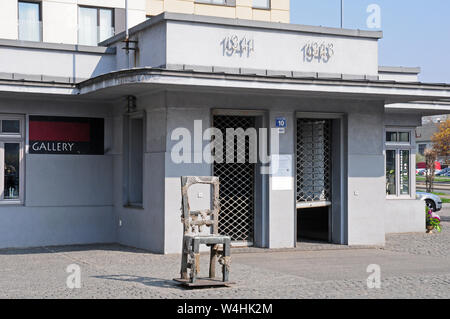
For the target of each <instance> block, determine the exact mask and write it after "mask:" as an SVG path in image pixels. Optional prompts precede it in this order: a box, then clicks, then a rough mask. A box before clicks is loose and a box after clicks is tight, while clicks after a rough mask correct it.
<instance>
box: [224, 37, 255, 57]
mask: <svg viewBox="0 0 450 319" xmlns="http://www.w3.org/2000/svg"><path fill="white" fill-rule="evenodd" d="M220 45H221V46H222V52H223V55H224V56H225V55H226V56H233V55H238V56H240V57H243V56H246V57H247V58H248V57H250V53H251V52H254V51H255V40H253V39H248V38H247V37H245V36H244V37H241V38H239V37H238V36H237V35H231V36H227V37H226V38H225V39H223V40H222V42H220Z"/></svg>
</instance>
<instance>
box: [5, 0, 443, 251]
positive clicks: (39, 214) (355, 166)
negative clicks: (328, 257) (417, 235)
mask: <svg viewBox="0 0 450 319" xmlns="http://www.w3.org/2000/svg"><path fill="white" fill-rule="evenodd" d="M153 2H155V1H153ZM181 2H183V4H185V5H187V7H188V8H190V9H189V10H193V11H192V12H190V13H191V14H184V13H173V12H164V13H161V14H159V15H156V16H153V15H152V16H151V17H150V19H148V20H145V19H146V18H147V17H146V16H148V12H149V11H148V10H150V9H148V7H147V5H148V3H145V6H146V7H145V9H143V8H144V6H143V5H142V6H138V3H141V4H142V2H141V1H130V13H129V15H130V24H131V25H133V24H136V25H135V26H134V27H133V28H131V30H130V40H131V41H132V42H131V43H130V47H129V49H130V50H129V51H128V52H127V51H126V50H124V49H123V48H124V46H125V44H124V43H123V41H124V40H125V33H124V32H122V33H118V30H121V28H122V29H123V25H124V24H122V25H121V26H119V22H120V21H124V19H122V20H120V19H118V17H120V16H122V17H124V11H123V7H121V5H122V4H123V1H107V3H108V4H110V3H115V4H118V5H117V6H114V7H113V9H111V10H110V9H106V8H105V7H102V6H101V4H105V3H106V1H95V3H98V6H99V7H98V8H96V9H91V8H89V9H88V8H85V7H84V6H85V5H93V3H94V1H81V0H80V1H69V0H67V1H64V3H63V2H56V1H45V0H44V1H42V2H40V5H39V10H38V9H37V7H36V4H35V3H31V4H30V5H28V4H25V3H24V4H22V2H20V3H18V2H17V1H9V0H8V1H2V2H1V7H0V9H1V10H0V15H2V17H1V18H0V23H1V26H0V37H1V38H2V39H0V165H1V166H3V169H1V168H0V173H1V174H3V176H0V189H1V190H2V192H1V194H2V195H1V197H0V247H1V248H4V247H30V246H40V245H62V244H87V243H111V242H116V243H121V244H125V245H130V246H134V247H139V248H144V249H148V250H149V251H152V252H157V253H174V252H179V251H180V249H181V237H182V234H183V231H182V224H181V221H180V217H181V215H180V208H181V190H180V186H181V184H180V176H189V175H194V176H210V175H216V176H219V177H220V180H221V208H222V211H221V217H220V220H219V228H220V230H221V233H223V234H227V235H230V236H231V237H232V239H233V241H234V245H235V246H236V245H237V246H239V245H253V246H256V247H268V248H286V247H295V245H296V243H297V240H298V239H299V238H303V237H308V238H314V239H320V240H324V241H328V242H333V243H337V244H343V245H383V244H384V242H385V235H386V234H387V233H392V232H421V231H424V228H425V220H424V212H423V211H424V209H423V208H424V207H423V202H421V201H418V200H416V190H415V154H416V140H415V129H416V127H418V126H420V125H421V118H422V116H424V115H436V114H442V113H448V111H449V108H448V105H446V104H445V103H444V102H442V101H445V100H449V99H450V86H449V85H448V84H431V83H420V82H418V81H417V74H418V72H419V70H418V69H415V68H400V67H379V65H378V40H379V39H380V38H381V37H382V33H381V32H372V31H361V30H348V29H335V28H325V27H313V26H304V25H294V24H289V23H279V22H278V21H279V20H280V19H281V18H277V17H284V14H282V13H280V12H278V11H283V10H281V8H283V6H284V5H285V3H286V1H281V0H280V1H275V0H273V1H271V5H272V6H270V7H269V8H266V9H261V8H254V7H253V5H252V3H253V2H249V1H245V3H247V6H245V5H244V1H239V0H236V2H233V1H224V2H223V4H222V5H215V6H211V4H204V3H202V4H199V3H198V2H197V1H195V2H194V1H168V0H165V1H159V4H160V5H163V7H162V9H163V10H165V9H164V8H165V6H166V5H167V6H170V4H171V3H172V4H174V3H176V4H178V5H181ZM249 4H250V5H249ZM110 5H111V4H110ZM198 5H205V6H206V7H202V8H209V9H211V8H214V9H211V10H212V11H211V12H216V13H217V14H216V16H211V15H210V16H204V15H198V14H196V13H199V12H200V11H199V10H203V9H198V8H200V7H198ZM275 5H276V6H277V7H275ZM57 6H61V7H59V8H58V9H56V8H57ZM210 6H211V7H210ZM240 7H245V8H247V9H248V10H247V11H246V12H247V14H249V15H248V16H249V17H251V18H252V19H250V20H246V19H236V17H237V14H238V11H239V12H240V13H239V14H243V13H242V12H241V9H242V8H240ZM152 8H153V7H152ZM53 9H54V10H53ZM160 9H161V8H160ZM17 10H18V11H20V12H21V13H20V15H19V16H23V17H24V20H26V21H39V23H37V22H35V23H34V25H35V26H36V25H37V24H39V25H42V31H40V33H38V32H36V28H32V27H30V26H29V25H28V24H27V25H26V26H25V27H24V26H22V27H20V23H19V26H18V23H17V21H18V20H17V15H16V13H17ZM21 10H22V11H21ZM152 10H153V9H152ZM242 10H243V9H242ZM261 10H266V11H261ZM38 11H39V12H38ZM243 11H245V10H243ZM260 11H261V12H265V14H266V15H265V18H266V19H268V20H267V21H266V22H263V21H255V20H258V19H259V20H261V19H262V18H261V17H262V13H261V12H260ZM284 11H285V10H284ZM5 12H9V13H5ZM208 12H209V11H208ZM233 12H234V14H235V15H236V16H233V17H232V18H226V17H218V15H220V14H223V15H225V14H231V13H233ZM38 13H39V15H37V14H38ZM219 13H220V14H219ZM250 13H251V15H250ZM36 17H38V18H36ZM113 17H114V18H113ZM257 18H258V19H257ZM274 19H275V20H274ZM119 20H120V21H119ZM41 21H42V23H40V22H41ZM80 21H81V25H80ZM110 21H112V22H111V23H110ZM27 23H28V22H27ZM50 25H53V27H49V26H50ZM112 27H114V34H115V35H114V36H113V37H110V38H108V39H106V40H104V37H108V36H109V35H111V34H112ZM62 30H64V31H62ZM39 34H40V35H41V36H42V41H39V40H38V38H37V37H38V35H39ZM23 37H26V38H27V39H25V38H23ZM33 37H34V38H33ZM29 40H33V41H29ZM97 40H98V41H101V40H104V41H103V42H101V43H100V44H99V45H98V46H96V45H78V44H79V43H80V41H81V42H82V43H85V44H95V43H94V42H95V41H97ZM417 101H421V102H417ZM198 120H201V123H202V127H203V129H206V128H209V127H212V126H214V127H216V128H219V129H220V130H222V131H225V130H226V129H227V128H234V129H236V128H239V127H240V128H256V129H260V128H261V129H270V128H274V129H279V132H280V136H279V140H280V145H279V152H278V153H275V152H274V150H273V149H269V150H270V151H271V152H272V153H271V154H270V155H273V157H277V158H280V159H281V160H280V163H281V165H282V166H281V170H278V171H276V172H272V174H270V175H266V174H262V173H261V170H260V169H261V166H264V163H256V164H254V163H251V162H250V161H248V160H246V161H245V162H244V163H234V164H221V163H212V164H210V163H207V162H203V161H199V162H195V161H194V159H195V158H197V159H198V155H199V154H201V152H202V150H203V147H205V146H206V145H207V144H209V143H210V140H208V139H207V140H203V141H202V143H198V141H197V142H195V141H194V140H192V141H190V142H191V143H190V144H191V145H192V146H195V149H194V150H192V151H191V152H190V153H189V152H188V153H187V154H186V155H187V157H188V158H190V159H192V160H193V161H194V162H193V163H187V162H184V163H180V164H178V163H176V162H175V161H173V158H172V150H173V147H174V145H176V144H177V143H178V142H179V140H177V139H176V138H174V137H173V136H172V133H173V132H174V130H175V129H177V128H186V129H187V131H188V132H194V128H195V123H198V122H196V121H198ZM191 137H192V139H193V137H194V134H192V136H191ZM259 138H262V136H259ZM246 143H248V141H247V142H246ZM232 157H233V158H234V155H233V156H232ZM192 195H193V198H194V199H193V202H192V203H191V204H192V205H193V206H196V207H205V206H208V205H209V203H210V194H209V189H197V190H195V192H194V193H193V194H192Z"/></svg>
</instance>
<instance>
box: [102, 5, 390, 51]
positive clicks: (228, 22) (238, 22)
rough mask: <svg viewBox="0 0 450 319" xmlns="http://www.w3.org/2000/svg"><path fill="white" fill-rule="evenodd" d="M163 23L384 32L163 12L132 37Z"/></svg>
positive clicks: (112, 40) (376, 34)
mask: <svg viewBox="0 0 450 319" xmlns="http://www.w3.org/2000/svg"><path fill="white" fill-rule="evenodd" d="M162 21H180V22H194V23H203V24H216V25H225V26H233V27H245V28H255V29H266V30H279V31H291V32H302V33H315V34H322V35H337V36H346V37H353V38H372V39H380V38H382V37H383V32H382V31H365V30H355V29H340V28H331V27H322V26H309V25H302V24H291V23H281V22H265V21H255V20H245V19H232V18H221V17H212V16H203V15H195V14H184V13H174V12H163V13H161V14H159V15H157V16H155V17H152V18H151V19H149V20H147V21H145V22H142V23H140V24H138V25H137V26H135V27H133V28H131V29H130V35H134V34H136V33H138V32H140V31H142V30H145V29H147V28H148V27H150V26H153V25H156V24H158V23H161V22H162ZM123 39H125V32H121V33H119V34H117V35H115V36H114V37H111V38H109V39H107V40H105V41H103V42H100V43H99V45H102V46H108V45H111V44H113V43H115V42H118V41H121V40H123Z"/></svg>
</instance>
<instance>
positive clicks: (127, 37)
mask: <svg viewBox="0 0 450 319" xmlns="http://www.w3.org/2000/svg"><path fill="white" fill-rule="evenodd" d="M122 42H124V43H125V47H124V48H122V49H124V50H125V53H126V55H127V69H130V50H133V51H134V52H135V53H134V66H136V64H137V61H136V58H137V57H136V52H137V51H138V45H137V43H138V42H137V41H132V40H130V29H129V21H128V0H125V40H124V41H122ZM130 43H133V44H134V46H133V47H130Z"/></svg>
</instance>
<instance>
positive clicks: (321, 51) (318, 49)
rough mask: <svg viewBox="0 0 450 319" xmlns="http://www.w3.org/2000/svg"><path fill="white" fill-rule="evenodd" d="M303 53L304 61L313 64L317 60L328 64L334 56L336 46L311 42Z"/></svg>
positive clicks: (303, 49)
mask: <svg viewBox="0 0 450 319" xmlns="http://www.w3.org/2000/svg"><path fill="white" fill-rule="evenodd" d="M302 52H303V61H306V62H312V61H314V60H317V62H319V63H320V62H323V63H327V62H328V61H330V59H331V57H332V56H333V55H334V44H333V43H325V42H322V43H319V42H309V43H307V44H305V45H304V46H303V48H302Z"/></svg>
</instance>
